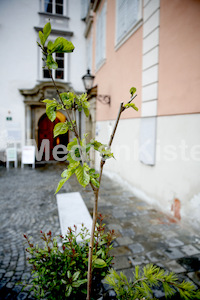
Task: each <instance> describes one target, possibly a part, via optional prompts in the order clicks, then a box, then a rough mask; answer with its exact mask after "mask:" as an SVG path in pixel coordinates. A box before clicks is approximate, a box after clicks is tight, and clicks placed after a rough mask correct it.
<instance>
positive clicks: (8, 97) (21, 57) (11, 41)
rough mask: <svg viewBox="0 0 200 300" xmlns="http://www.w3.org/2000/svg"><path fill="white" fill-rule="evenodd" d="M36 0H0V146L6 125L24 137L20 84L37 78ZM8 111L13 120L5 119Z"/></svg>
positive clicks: (29, 83) (23, 85) (24, 85)
mask: <svg viewBox="0 0 200 300" xmlns="http://www.w3.org/2000/svg"><path fill="white" fill-rule="evenodd" d="M38 9H39V2H38V1H27V0H18V1H15V0H10V1H7V0H1V1H0V41H1V47H0V57H1V72H0V91H1V97H0V105H1V109H0V119H1V129H2V127H3V129H2V130H1V134H0V148H1V147H2V146H4V145H3V144H4V141H5V139H4V135H5V130H6V126H7V125H11V123H12V124H14V126H15V127H16V126H19V128H20V129H21V133H22V134H21V136H22V140H23V138H24V103H23V98H22V96H21V95H20V93H19V89H21V88H32V87H33V86H34V85H35V82H36V79H37V45H36V42H35V41H36V32H35V30H34V28H33V26H34V25H37V23H38V14H37V12H38ZM8 111H11V115H10V116H12V121H6V117H7V116H8Z"/></svg>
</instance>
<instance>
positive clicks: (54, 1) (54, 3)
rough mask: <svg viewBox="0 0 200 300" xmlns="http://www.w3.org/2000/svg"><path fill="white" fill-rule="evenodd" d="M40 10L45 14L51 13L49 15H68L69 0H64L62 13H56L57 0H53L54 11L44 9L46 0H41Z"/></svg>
mask: <svg viewBox="0 0 200 300" xmlns="http://www.w3.org/2000/svg"><path fill="white" fill-rule="evenodd" d="M40 1H41V3H40V11H41V12H42V13H44V14H49V15H54V16H58V17H59V16H61V17H62V16H67V0H63V5H62V6H63V13H62V14H58V13H56V0H52V13H51V12H47V11H45V9H44V5H45V0H40Z"/></svg>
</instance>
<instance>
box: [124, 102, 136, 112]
mask: <svg viewBox="0 0 200 300" xmlns="http://www.w3.org/2000/svg"><path fill="white" fill-rule="evenodd" d="M124 107H125V108H129V107H132V108H133V109H135V110H136V111H138V107H137V106H136V105H135V104H134V103H126V104H125V105H124Z"/></svg>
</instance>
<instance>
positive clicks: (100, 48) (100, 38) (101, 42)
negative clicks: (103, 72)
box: [96, 2, 106, 69]
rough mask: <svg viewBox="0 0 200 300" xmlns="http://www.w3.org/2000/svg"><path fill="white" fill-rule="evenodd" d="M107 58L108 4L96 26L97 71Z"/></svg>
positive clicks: (98, 17)
mask: <svg viewBox="0 0 200 300" xmlns="http://www.w3.org/2000/svg"><path fill="white" fill-rule="evenodd" d="M105 58H106V2H105V3H104V6H103V8H102V10H101V12H100V13H99V14H98V16H97V25H96V69H99V68H100V66H101V65H102V64H103V63H104V60H105Z"/></svg>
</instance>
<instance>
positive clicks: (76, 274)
mask: <svg viewBox="0 0 200 300" xmlns="http://www.w3.org/2000/svg"><path fill="white" fill-rule="evenodd" d="M80 273H81V272H80V271H77V272H75V273H74V274H73V276H72V279H73V281H76V280H77V279H78V277H79V275H80Z"/></svg>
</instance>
